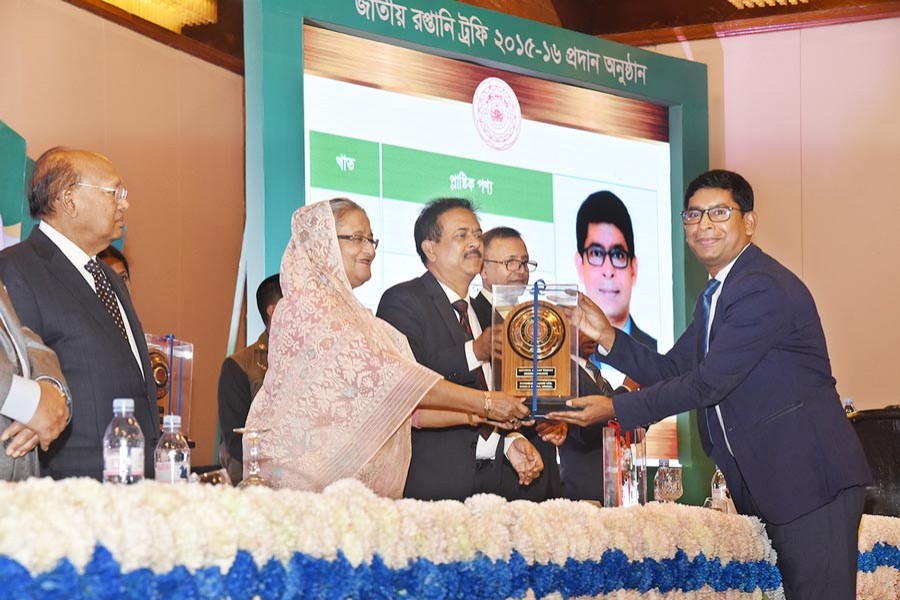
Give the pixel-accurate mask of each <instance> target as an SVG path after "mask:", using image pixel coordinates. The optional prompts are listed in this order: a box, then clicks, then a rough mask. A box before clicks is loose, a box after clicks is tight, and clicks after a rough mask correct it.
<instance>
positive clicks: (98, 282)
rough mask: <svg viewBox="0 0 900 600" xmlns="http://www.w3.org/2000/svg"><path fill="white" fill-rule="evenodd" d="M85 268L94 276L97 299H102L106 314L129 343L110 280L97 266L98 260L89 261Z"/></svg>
mask: <svg viewBox="0 0 900 600" xmlns="http://www.w3.org/2000/svg"><path fill="white" fill-rule="evenodd" d="M84 268H85V270H86V271H87V272H88V273H90V274H91V275H93V276H94V288H95V289H96V290H97V297H98V298H100V302H102V303H103V306H105V307H106V312H108V313H109V316H110V317H112V320H113V322H115V324H116V327H118V328H119V333H121V334H122V337H123V338H125V342H126V343H127V342H128V334H127V333H126V332H125V322H124V321H123V320H122V313H121V312H119V305H118V303H117V302H116V293H115V292H114V291H113V289H112V285H110V283H109V279H107V278H106V274H105V273H104V272H103V270H102V269H101V268H100V265H99V264H97V261H96V260H89V261H88V263H87V264H86V265H84Z"/></svg>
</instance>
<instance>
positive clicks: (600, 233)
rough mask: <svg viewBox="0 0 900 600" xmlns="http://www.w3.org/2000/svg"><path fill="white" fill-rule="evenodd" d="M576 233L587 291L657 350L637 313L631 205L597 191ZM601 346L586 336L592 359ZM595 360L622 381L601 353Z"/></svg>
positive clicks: (617, 322)
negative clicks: (634, 311)
mask: <svg viewBox="0 0 900 600" xmlns="http://www.w3.org/2000/svg"><path fill="white" fill-rule="evenodd" d="M575 232H576V239H577V242H578V246H577V252H576V254H575V268H576V269H577V270H578V277H579V279H580V280H581V283H582V285H583V286H584V293H585V294H587V296H588V297H589V298H590V299H591V300H593V301H594V302H595V303H596V304H597V305H598V306H599V307H600V308H602V309H603V312H604V313H605V314H606V315H607V317H608V318H609V321H610V323H611V324H612V325H613V327H616V328H617V329H620V330H621V331H624V332H625V333H627V334H628V335H630V336H631V337H633V338H634V339H635V340H637V341H639V342H640V343H642V344H644V345H645V346H647V347H649V348H651V349H653V350H656V339H655V338H653V337H651V336H650V335H649V334H647V333H645V332H644V331H642V330H641V329H640V328H639V327H638V326H637V324H636V323H635V322H634V319H633V318H632V316H631V290H632V288H634V285H635V284H636V283H637V275H638V259H637V255H636V254H635V248H634V228H633V226H632V223H631V216H630V215H629V214H628V209H627V208H626V207H625V204H624V203H623V202H622V200H621V199H620V198H619V197H618V196H616V195H615V194H613V193H612V192H610V191H600V192H594V193H593V194H591V195H590V196H588V197H587V198H586V199H585V200H584V202H582V204H581V207H580V208H579V209H578V216H577V217H576V220H575ZM595 347H596V344H595V343H594V342H593V341H591V340H583V341H582V342H581V345H580V353H581V356H583V357H584V358H590V357H591V356H592V355H593V354H594V349H595ZM591 360H592V361H594V362H595V363H596V364H597V366H599V367H600V368H601V370H604V376H607V375H608V374H609V375H611V376H612V379H610V382H611V383H613V384H614V385H616V384H618V383H619V382H617V381H614V380H616V379H618V378H619V377H617V376H616V374H614V373H609V370H610V369H611V367H608V366H605V365H603V363H601V362H600V361H599V360H597V359H596V357H594V358H591ZM607 378H608V379H609V377H607Z"/></svg>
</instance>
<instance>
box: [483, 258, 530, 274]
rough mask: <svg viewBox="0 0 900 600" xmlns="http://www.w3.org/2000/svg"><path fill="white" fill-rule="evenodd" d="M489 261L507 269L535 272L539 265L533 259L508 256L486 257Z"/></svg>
mask: <svg viewBox="0 0 900 600" xmlns="http://www.w3.org/2000/svg"><path fill="white" fill-rule="evenodd" d="M484 262H487V263H496V264H498V265H503V266H504V267H506V270H507V271H513V272H515V271H518V270H519V269H522V268H524V269H527V270H528V272H529V273H534V272H535V270H536V269H537V267H538V265H537V263H536V262H534V261H533V260H519V259H518V258H508V259H506V260H489V259H487V258H486V259H484Z"/></svg>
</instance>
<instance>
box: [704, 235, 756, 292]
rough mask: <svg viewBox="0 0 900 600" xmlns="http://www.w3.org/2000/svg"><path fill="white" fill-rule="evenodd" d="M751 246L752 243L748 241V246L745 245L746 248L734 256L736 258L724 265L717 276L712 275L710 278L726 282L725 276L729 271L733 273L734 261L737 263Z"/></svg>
mask: <svg viewBox="0 0 900 600" xmlns="http://www.w3.org/2000/svg"><path fill="white" fill-rule="evenodd" d="M749 247H750V244H749V243H748V244H747V245H746V246H744V248H743V249H742V250H741V251H740V252H738V255H737V256H735V257H734V260H732V261H731V262H730V263H728V264H727V265H725V266H724V267H722V269H721V270H720V271H719V272H718V273H716V276H715V277H710V279H718V280H719V281H720V282H722V283H725V278H726V277H728V274H729V273H731V268H732V267H734V263H736V262H737V259H739V258H740V257H741V254H743V253H744V250H746V249H747V248H749Z"/></svg>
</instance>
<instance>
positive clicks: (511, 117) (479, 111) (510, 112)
mask: <svg viewBox="0 0 900 600" xmlns="http://www.w3.org/2000/svg"><path fill="white" fill-rule="evenodd" d="M472 118H473V119H474V121H475V129H476V130H477V131H478V135H480V136H481V139H482V140H484V143H485V144H487V145H488V146H490V147H491V148H493V149H495V150H508V149H509V148H512V146H513V144H515V143H516V140H518V139H519V132H520V131H522V109H521V108H519V99H518V98H516V93H515V92H514V91H513V89H512V88H511V87H509V84H507V83H506V82H505V81H503V80H502V79H498V78H496V77H488V78H487V79H485V80H484V81H482V82H481V83H479V84H478V89H476V90H475V95H474V96H473V97H472Z"/></svg>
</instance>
